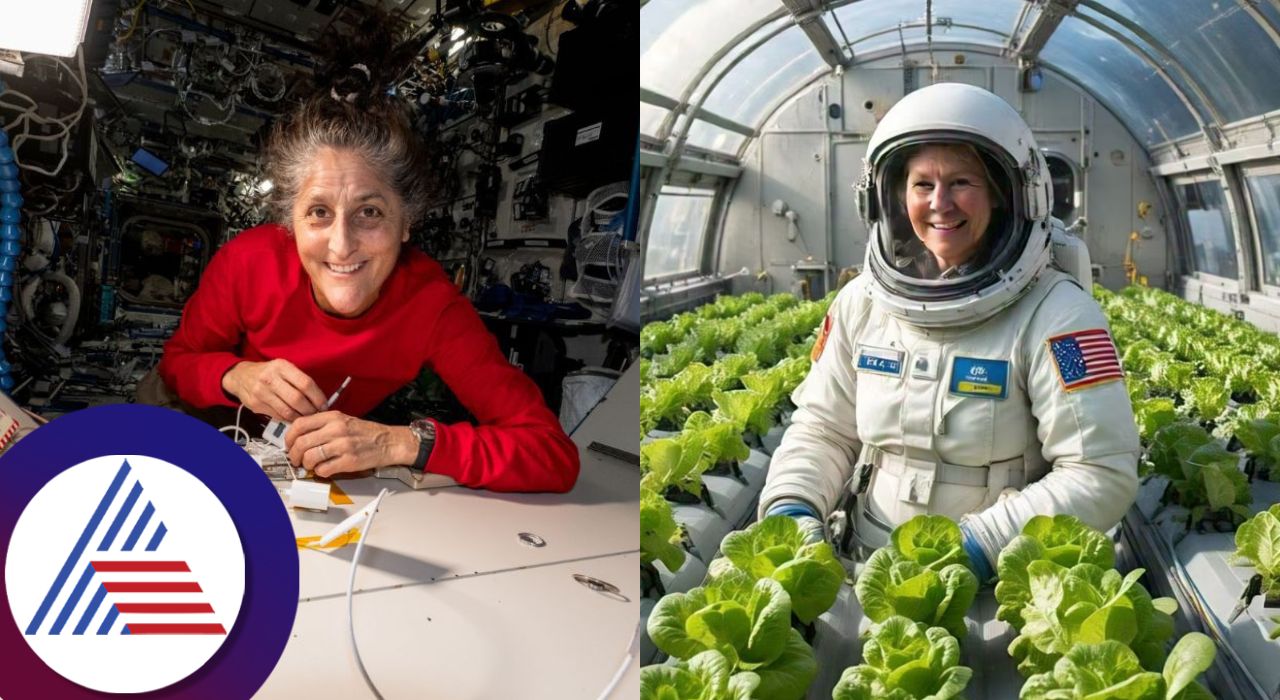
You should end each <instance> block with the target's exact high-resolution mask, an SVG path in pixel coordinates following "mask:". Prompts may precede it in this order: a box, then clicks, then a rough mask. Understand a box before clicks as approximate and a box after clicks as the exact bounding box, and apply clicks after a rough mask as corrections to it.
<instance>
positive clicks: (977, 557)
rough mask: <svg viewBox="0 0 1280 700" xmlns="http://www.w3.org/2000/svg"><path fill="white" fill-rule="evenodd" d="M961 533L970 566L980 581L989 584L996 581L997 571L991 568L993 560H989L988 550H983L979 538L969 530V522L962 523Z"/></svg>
mask: <svg viewBox="0 0 1280 700" xmlns="http://www.w3.org/2000/svg"><path fill="white" fill-rule="evenodd" d="M960 535H961V537H962V539H961V544H962V546H963V547H964V553H965V554H968V555H969V568H970V569H972V570H973V573H974V575H975V576H977V577H978V583H980V584H987V583H991V582H992V581H994V580H995V578H996V572H995V571H994V570H993V569H992V568H991V562H990V561H988V560H987V554H986V552H984V551H982V547H981V546H979V545H978V540H977V538H975V537H974V536H973V533H972V532H970V531H969V526H968V525H967V524H965V523H961V524H960Z"/></svg>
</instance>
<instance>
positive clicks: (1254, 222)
mask: <svg viewBox="0 0 1280 700" xmlns="http://www.w3.org/2000/svg"><path fill="white" fill-rule="evenodd" d="M1239 167H1240V183H1241V185H1242V187H1241V188H1240V189H1241V192H1242V193H1243V196H1244V200H1245V209H1246V212H1247V215H1248V221H1249V226H1250V228H1251V229H1252V230H1251V231H1250V238H1251V239H1252V241H1253V245H1254V250H1256V251H1257V255H1255V256H1254V266H1255V268H1256V272H1257V274H1258V277H1257V279H1258V291H1260V292H1262V293H1263V295H1265V296H1268V297H1274V298H1280V285H1274V284H1267V283H1266V279H1267V276H1266V274H1265V270H1263V267H1262V266H1263V264H1264V260H1265V258H1266V249H1265V248H1263V247H1262V226H1261V225H1260V222H1259V221H1258V214H1257V209H1256V207H1255V205H1254V202H1253V191H1252V190H1250V189H1249V178H1251V177H1268V176H1273V175H1280V160H1277V159H1272V158H1269V159H1267V160H1264V161H1256V162H1255V164H1251V163H1242V164H1240V166H1239ZM1276 213H1277V215H1280V212H1276ZM1278 242H1280V241H1278ZM1278 252H1280V251H1278ZM1276 276H1277V277H1280V269H1277V270H1276Z"/></svg>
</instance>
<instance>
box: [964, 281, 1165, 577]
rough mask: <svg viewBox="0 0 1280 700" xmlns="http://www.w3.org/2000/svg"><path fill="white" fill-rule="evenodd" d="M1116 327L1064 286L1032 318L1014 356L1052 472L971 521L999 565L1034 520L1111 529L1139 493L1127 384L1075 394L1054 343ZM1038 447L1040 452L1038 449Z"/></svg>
mask: <svg viewBox="0 0 1280 700" xmlns="http://www.w3.org/2000/svg"><path fill="white" fill-rule="evenodd" d="M1090 329H1105V330H1107V332H1108V334H1109V333H1110V327H1109V326H1108V325H1107V322H1106V318H1105V316H1103V314H1102V310H1101V309H1100V308H1099V307H1098V304H1097V302H1095V301H1094V300H1093V298H1092V297H1091V296H1089V294H1088V293H1087V292H1085V291H1084V290H1082V289H1080V288H1079V287H1077V286H1076V285H1075V284H1070V283H1066V284H1059V285H1058V286H1057V287H1055V288H1054V290H1053V291H1052V292H1050V293H1049V295H1048V296H1047V297H1046V298H1045V300H1044V302H1043V303H1042V304H1041V306H1040V308H1039V309H1038V310H1037V311H1036V313H1035V315H1034V316H1033V317H1032V320H1031V323H1030V324H1029V326H1028V329H1027V332H1026V333H1025V334H1024V335H1023V336H1022V341H1021V345H1020V347H1018V348H1015V352H1016V353H1017V355H1018V356H1019V357H1020V358H1021V362H1022V366H1023V367H1027V368H1028V370H1027V373H1026V382H1027V396H1028V398H1029V399H1030V401H1031V410H1032V413H1033V414H1034V415H1035V417H1036V420H1037V421H1038V426H1037V429H1036V435H1037V437H1038V439H1039V442H1040V445H1041V454H1042V455H1043V457H1044V459H1045V461H1047V462H1048V463H1049V464H1050V465H1052V469H1051V470H1050V472H1049V473H1048V474H1047V475H1045V476H1044V477H1043V478H1041V479H1040V480H1039V481H1036V482H1035V483H1032V484H1030V485H1029V486H1027V487H1026V488H1024V489H1023V490H1022V491H1021V492H1019V493H1017V494H1014V495H1013V496H1011V497H1009V498H1005V499H1003V500H1001V501H999V502H997V503H996V504H995V505H993V506H991V507H990V508H988V509H987V510H985V511H983V512H981V513H978V514H976V515H971V516H968V517H967V518H966V519H965V526H966V530H967V531H968V532H970V533H971V534H972V535H973V537H974V538H975V539H976V540H977V542H978V544H979V545H980V546H981V547H982V550H983V552H984V553H985V554H986V555H987V558H988V559H989V561H990V562H991V563H992V565H993V566H994V564H995V563H996V561H997V559H998V558H999V555H1000V550H1001V549H1003V548H1004V546H1005V545H1006V544H1008V542H1009V541H1010V540H1012V539H1013V538H1014V537H1016V536H1017V535H1018V534H1019V533H1020V532H1021V531H1022V527H1023V525H1025V524H1026V522H1027V521H1028V520H1030V519H1031V518H1032V517H1034V516H1036V515H1058V514H1069V515H1074V516H1076V517H1077V518H1080V520H1082V521H1084V523H1085V524H1086V525H1089V526H1091V527H1094V528H1097V529H1098V530H1102V531H1106V530H1109V529H1110V528H1112V527H1114V526H1115V525H1116V523H1118V522H1119V521H1120V519H1121V518H1122V517H1123V516H1124V513H1125V512H1126V511H1127V510H1128V509H1129V506H1130V505H1132V504H1133V500H1134V497H1135V496H1136V494H1137V490H1138V476H1137V460H1138V454H1139V449H1140V448H1139V443H1138V432H1137V427H1136V426H1135V424H1134V420H1133V412H1132V409H1131V408H1130V405H1129V396H1128V392H1127V391H1126V390H1125V384H1124V381H1123V380H1122V379H1112V380H1108V381H1104V382H1100V383H1095V384H1091V385H1087V386H1079V387H1078V388H1074V389H1070V390H1068V388H1067V387H1066V382H1064V380H1063V377H1062V371H1061V370H1060V369H1059V366H1058V362H1057V361H1056V360H1055V358H1054V354H1053V352H1052V348H1051V345H1050V339H1051V338H1056V337H1060V336H1062V335H1063V334H1069V333H1074V332H1077V331H1086V330H1090ZM1033 449H1034V448H1033Z"/></svg>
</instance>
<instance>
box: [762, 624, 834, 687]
mask: <svg viewBox="0 0 1280 700" xmlns="http://www.w3.org/2000/svg"><path fill="white" fill-rule="evenodd" d="M755 673H756V675H758V676H760V687H759V688H757V689H756V691H755V695H753V696H752V697H754V698H759V699H760V700H764V698H777V700H800V699H801V698H803V697H804V695H805V692H806V691H808V690H809V685H810V684H812V683H813V679H814V678H815V677H816V676H817V675H818V660H817V659H816V658H814V655H813V648H812V647H810V646H809V645H808V644H807V643H805V641H804V637H802V636H801V635H800V633H799V632H798V631H796V630H794V629H791V630H788V631H787V644H786V646H784V647H783V648H782V653H781V654H778V657H777V658H775V659H774V660H773V661H770V662H769V663H767V664H765V665H763V666H760V667H759V668H757V669H755Z"/></svg>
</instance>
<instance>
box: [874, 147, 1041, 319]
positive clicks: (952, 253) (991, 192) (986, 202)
mask: <svg viewBox="0 0 1280 700" xmlns="http://www.w3.org/2000/svg"><path fill="white" fill-rule="evenodd" d="M1001 153H1002V151H1000V150H998V149H996V148H993V147H989V146H987V145H986V144H984V143H982V142H981V141H980V140H979V139H976V138H972V137H971V138H916V139H911V140H909V141H907V142H904V143H902V144H900V145H897V146H895V147H893V148H892V149H891V150H889V151H888V152H887V153H886V154H885V155H884V156H883V157H882V158H881V159H880V162H879V163H878V164H877V165H876V167H875V171H876V176H875V181H876V197H877V200H878V202H877V204H878V205H879V206H878V209H879V211H880V216H879V220H878V221H877V222H876V224H875V234H876V239H877V240H876V245H877V246H879V250H878V251H877V252H878V253H879V255H878V256H877V257H878V258H879V259H880V262H882V263H883V264H882V265H878V266H876V267H877V268H882V269H876V270H875V272H876V274H877V277H878V278H884V279H882V282H886V283H888V286H890V287H892V288H896V289H897V290H898V291H900V292H901V293H903V294H904V295H905V296H908V297H916V298H936V297H937V296H939V295H942V296H951V295H958V294H970V293H972V292H974V291H976V290H978V289H981V288H982V287H983V286H984V285H985V283H989V282H990V281H992V280H993V278H996V277H997V275H996V273H997V272H998V271H999V270H1000V269H1007V267H1008V266H1009V265H1010V264H1012V262H1013V261H1014V260H1016V259H1017V258H1018V256H1019V255H1020V254H1021V251H1022V247H1023V246H1025V244H1026V242H1027V233H1028V228H1029V226H1028V225H1027V224H1028V222H1027V221H1026V220H1025V217H1024V216H1023V214H1022V212H1021V208H1022V207H1021V201H1020V200H1019V198H1017V197H1015V196H1014V194H1013V193H1015V192H1019V191H1020V186H1021V183H1020V182H1019V181H1018V179H1017V172H1018V171H1017V169H1016V167H1015V166H1014V165H1013V164H1012V163H1011V162H1010V160H1009V158H1008V157H1007V156H1006V157H1002V156H1001V155H1000V154H1001Z"/></svg>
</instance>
